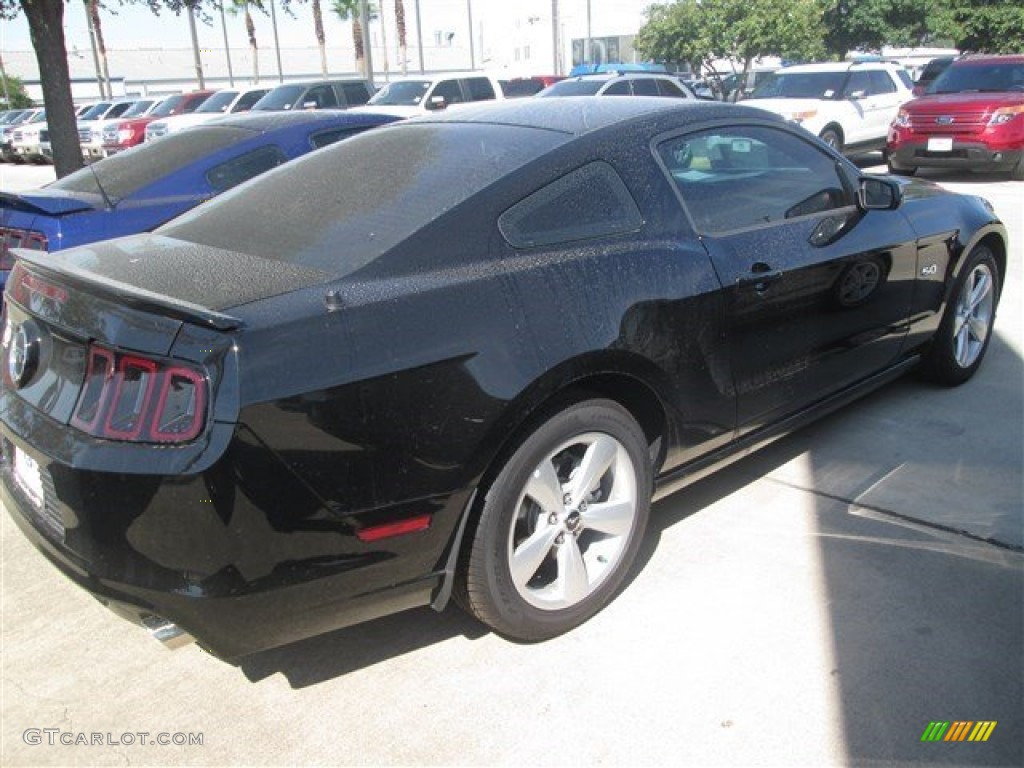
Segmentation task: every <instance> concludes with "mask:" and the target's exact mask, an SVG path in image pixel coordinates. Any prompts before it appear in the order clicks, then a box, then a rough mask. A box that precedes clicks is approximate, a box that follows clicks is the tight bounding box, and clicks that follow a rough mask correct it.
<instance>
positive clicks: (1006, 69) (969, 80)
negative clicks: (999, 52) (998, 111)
mask: <svg viewBox="0 0 1024 768" xmlns="http://www.w3.org/2000/svg"><path fill="white" fill-rule="evenodd" d="M1000 91H1024V62H1012V61H1006V62H992V63H985V64H968V63H966V62H957V63H955V64H951V65H950V66H949V68H947V69H946V71H945V72H943V73H942V74H941V75H939V76H938V77H937V78H935V80H933V81H932V84H931V85H930V86H929V87H928V91H927V93H969V92H975V93H979V92H980V93H989V92H992V93H995V92H1000Z"/></svg>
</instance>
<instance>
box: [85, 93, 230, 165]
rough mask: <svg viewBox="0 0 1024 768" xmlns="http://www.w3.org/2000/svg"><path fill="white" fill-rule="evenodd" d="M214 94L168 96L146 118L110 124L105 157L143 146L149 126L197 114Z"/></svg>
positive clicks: (104, 143)
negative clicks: (200, 107)
mask: <svg viewBox="0 0 1024 768" xmlns="http://www.w3.org/2000/svg"><path fill="white" fill-rule="evenodd" d="M212 93H213V91H191V92H190V93H179V94H176V95H174V96H168V97H167V98H166V99H164V100H163V101H161V102H160V103H159V104H157V106H156V108H155V109H154V110H153V111H152V112H150V113H149V114H148V115H145V116H144V117H134V118H132V119H130V120H121V121H117V122H109V123H108V124H107V125H106V127H105V128H104V130H103V136H102V141H103V155H104V157H110V156H111V155H113V154H115V153H117V152H120V151H122V150H124V149H130V148H131V147H134V146H136V145H138V144H141V143H142V142H143V141H144V140H145V138H146V126H147V125H149V124H150V123H152V122H153V121H154V120H160V119H161V118H164V117H170V116H172V115H184V114H188V113H190V112H195V111H196V110H197V109H198V108H199V105H200V104H202V103H203V102H204V101H206V100H207V99H208V98H209V97H210V95H211V94H212Z"/></svg>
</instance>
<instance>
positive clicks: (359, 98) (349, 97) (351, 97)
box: [341, 83, 370, 106]
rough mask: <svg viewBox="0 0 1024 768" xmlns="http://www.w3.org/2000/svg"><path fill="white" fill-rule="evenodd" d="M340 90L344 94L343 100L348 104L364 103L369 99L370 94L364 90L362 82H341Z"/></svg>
mask: <svg viewBox="0 0 1024 768" xmlns="http://www.w3.org/2000/svg"><path fill="white" fill-rule="evenodd" d="M341 91H342V93H344V94H345V101H346V102H347V103H348V105H349V106H354V105H356V104H365V103H366V102H368V101H369V100H370V94H369V93H367V92H366V86H365V85H363V84H362V83H342V84H341Z"/></svg>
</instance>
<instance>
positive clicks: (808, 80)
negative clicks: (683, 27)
mask: <svg viewBox="0 0 1024 768" xmlns="http://www.w3.org/2000/svg"><path fill="white" fill-rule="evenodd" d="M911 88H913V82H912V81H911V79H910V75H909V74H907V71H906V70H905V69H903V67H900V66H899V65H896V64H890V63H887V62H881V61H878V62H864V63H853V64H850V63H841V62H836V63H830V64H803V65H800V66H796V67H786V68H785V69H780V70H778V71H777V72H775V73H774V74H773V75H772V76H771V77H769V78H768V79H767V80H766V81H765V82H763V83H762V84H761V85H759V86H758V87H757V88H756V89H755V90H754V92H753V94H751V96H750V98H749V99H745V100H744V102H743V103H744V104H745V105H747V106H750V107H760V108H761V109H766V110H768V111H770V112H775V113H776V114H779V115H782V116H783V117H785V118H786V119H787V120H792V121H794V122H796V123H799V124H800V125H802V126H803V127H804V128H806V129H807V130H808V131H810V132H811V133H813V134H814V135H815V136H819V137H820V138H821V139H822V141H824V142H825V143H826V144H828V145H829V146H832V147H835V148H836V149H837V150H838V151H840V152H843V153H845V154H848V155H854V154H858V153H860V152H870V151H872V150H876V149H883V150H884V149H885V142H886V138H887V137H888V132H889V124H890V123H891V122H892V121H893V120H894V119H895V118H896V113H897V112H898V111H899V108H900V105H901V104H903V103H904V102H907V101H910V99H911V98H912V96H911Z"/></svg>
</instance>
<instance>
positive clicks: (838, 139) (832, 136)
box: [818, 126, 843, 153]
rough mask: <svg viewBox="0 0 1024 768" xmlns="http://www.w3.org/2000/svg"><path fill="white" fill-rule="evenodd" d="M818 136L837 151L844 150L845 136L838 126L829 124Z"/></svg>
mask: <svg viewBox="0 0 1024 768" xmlns="http://www.w3.org/2000/svg"><path fill="white" fill-rule="evenodd" d="M818 138H819V139H821V140H822V141H824V142H825V143H826V144H828V145H829V146H830V147H832V149H834V150H835V151H836V152H840V153H841V152H842V151H843V136H842V134H841V133H840V132H839V129H838V128H834V127H832V126H829V127H828V128H826V129H825V130H823V131H822V132H821V133H819V134H818Z"/></svg>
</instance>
